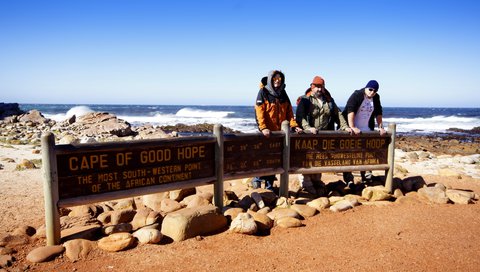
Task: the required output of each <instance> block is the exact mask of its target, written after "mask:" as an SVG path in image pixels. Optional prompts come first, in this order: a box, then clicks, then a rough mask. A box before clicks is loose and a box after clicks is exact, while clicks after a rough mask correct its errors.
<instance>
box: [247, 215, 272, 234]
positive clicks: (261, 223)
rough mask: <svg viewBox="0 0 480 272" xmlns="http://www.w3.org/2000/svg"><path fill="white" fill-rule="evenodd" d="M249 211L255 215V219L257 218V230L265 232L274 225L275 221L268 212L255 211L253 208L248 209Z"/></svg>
mask: <svg viewBox="0 0 480 272" xmlns="http://www.w3.org/2000/svg"><path fill="white" fill-rule="evenodd" d="M247 213H248V214H250V215H251V216H252V217H253V220H255V223H256V224H257V231H260V232H264V231H268V230H270V229H271V228H272V227H273V223H274V221H273V220H272V219H270V217H268V216H267V215H266V214H263V213H259V212H254V211H251V210H248V211H247Z"/></svg>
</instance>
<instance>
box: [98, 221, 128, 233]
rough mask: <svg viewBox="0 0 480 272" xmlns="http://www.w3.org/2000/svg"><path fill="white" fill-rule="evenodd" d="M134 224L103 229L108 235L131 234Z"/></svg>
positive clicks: (123, 224) (121, 224)
mask: <svg viewBox="0 0 480 272" xmlns="http://www.w3.org/2000/svg"><path fill="white" fill-rule="evenodd" d="M132 229H133V228H132V224H130V223H120V224H117V225H110V226H105V227H103V233H105V234H106V235H110V234H114V233H118V232H130V231H132Z"/></svg>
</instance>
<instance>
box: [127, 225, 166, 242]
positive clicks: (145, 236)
mask: <svg viewBox="0 0 480 272" xmlns="http://www.w3.org/2000/svg"><path fill="white" fill-rule="evenodd" d="M133 237H135V238H137V240H138V242H139V243H140V244H158V243H160V241H161V240H162V237H163V235H162V233H161V232H160V231H159V230H158V229H152V228H142V229H139V230H137V231H135V232H134V233H133Z"/></svg>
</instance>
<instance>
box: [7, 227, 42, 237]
mask: <svg viewBox="0 0 480 272" xmlns="http://www.w3.org/2000/svg"><path fill="white" fill-rule="evenodd" d="M36 232H37V231H36V230H35V228H34V227H32V226H21V227H18V228H16V229H14V230H13V232H12V234H13V235H28V236H33V235H35V233H36Z"/></svg>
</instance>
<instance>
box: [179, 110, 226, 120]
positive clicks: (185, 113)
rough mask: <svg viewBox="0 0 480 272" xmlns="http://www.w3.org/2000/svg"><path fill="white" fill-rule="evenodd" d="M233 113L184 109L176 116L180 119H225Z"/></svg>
mask: <svg viewBox="0 0 480 272" xmlns="http://www.w3.org/2000/svg"><path fill="white" fill-rule="evenodd" d="M232 113H234V112H232V111H211V110H208V111H206V110H199V109H192V108H183V109H180V110H179V111H177V113H176V114H175V115H176V116H178V117H201V118H225V117H228V115H229V114H232Z"/></svg>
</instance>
